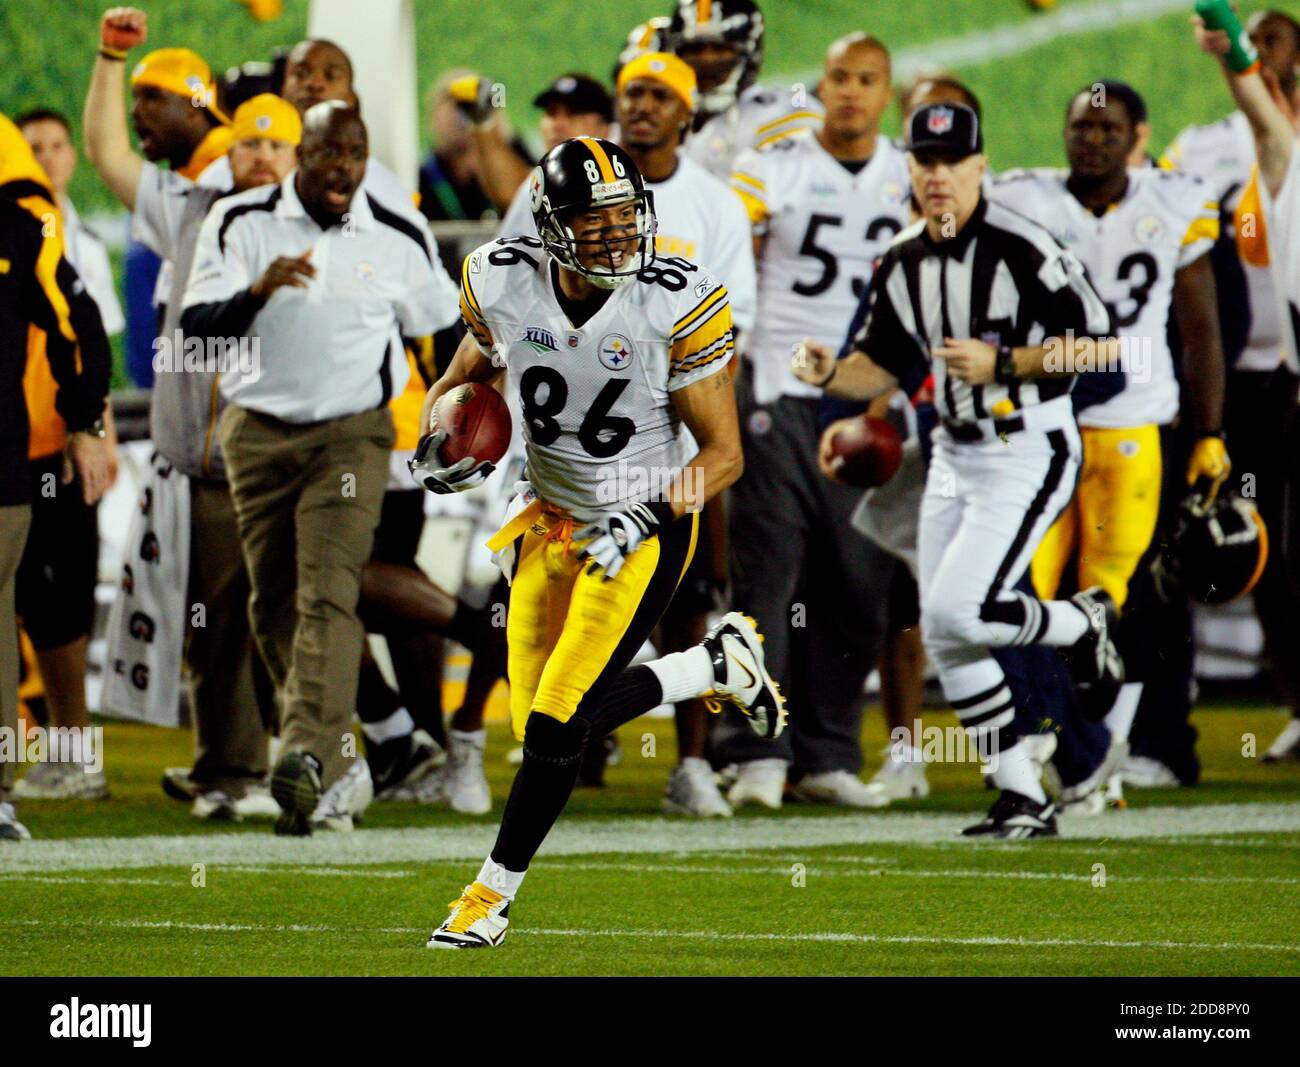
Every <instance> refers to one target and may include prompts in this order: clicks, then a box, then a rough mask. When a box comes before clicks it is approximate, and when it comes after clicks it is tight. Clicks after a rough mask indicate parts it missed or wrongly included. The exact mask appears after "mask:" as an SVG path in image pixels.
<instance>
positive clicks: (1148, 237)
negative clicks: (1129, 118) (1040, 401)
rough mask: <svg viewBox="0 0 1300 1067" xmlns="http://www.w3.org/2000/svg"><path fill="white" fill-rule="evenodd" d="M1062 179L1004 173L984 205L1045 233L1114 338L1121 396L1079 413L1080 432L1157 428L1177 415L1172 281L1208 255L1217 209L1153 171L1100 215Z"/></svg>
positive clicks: (1186, 181)
mask: <svg viewBox="0 0 1300 1067" xmlns="http://www.w3.org/2000/svg"><path fill="white" fill-rule="evenodd" d="M1068 177H1069V175H1068V173H1067V172H1066V171H1064V170H1054V169H1049V168H1043V169H1038V170H1020V171H1008V172H1007V173H1006V174H1004V175H1002V176H1001V177H999V178H998V179H997V180H996V181H994V182H993V185H992V189H991V191H990V197H991V199H993V200H996V201H997V202H998V203H1000V204H1003V205H1004V206H1006V207H1008V208H1010V209H1011V210H1013V211H1018V212H1020V214H1022V215H1028V216H1029V217H1030V218H1031V219H1033V220H1034V221H1035V222H1037V223H1039V224H1040V225H1042V226H1044V227H1046V228H1047V229H1048V230H1050V231H1051V233H1052V236H1053V237H1055V238H1056V239H1057V240H1058V241H1059V242H1060V243H1061V244H1062V245H1064V246H1065V247H1066V248H1068V249H1069V250H1070V251H1071V252H1073V253H1074V254H1075V256H1077V257H1078V259H1079V260H1080V262H1082V263H1083V265H1084V266H1085V267H1087V269H1088V278H1089V280H1090V281H1091V282H1092V284H1093V286H1094V287H1095V288H1096V290H1097V292H1098V294H1099V295H1100V296H1101V298H1102V300H1104V301H1105V302H1106V306H1107V307H1108V308H1109V309H1110V313H1111V320H1112V322H1113V323H1114V325H1115V330H1116V333H1117V335H1118V336H1119V338H1120V345H1121V352H1122V353H1123V359H1124V369H1125V371H1126V374H1125V381H1124V389H1123V390H1122V391H1121V392H1120V393H1118V394H1117V395H1115V396H1113V397H1111V398H1110V399H1109V400H1106V401H1105V402H1103V403H1100V404H1096V405H1094V406H1092V407H1087V408H1084V409H1083V410H1082V411H1080V412H1079V425H1080V426H1097V427H1105V428H1110V429H1121V428H1125V427H1131V426H1145V425H1149V424H1151V423H1155V424H1158V425H1163V424H1165V423H1167V422H1169V421H1170V420H1172V419H1173V417H1174V416H1175V415H1176V414H1177V413H1178V381H1177V379H1176V378H1175V377H1174V367H1173V360H1172V358H1171V357H1170V354H1169V342H1168V339H1167V336H1166V330H1167V328H1168V324H1169V312H1170V309H1171V307H1172V304H1173V295H1174V274H1175V273H1176V272H1177V271H1179V270H1180V269H1182V268H1183V267H1186V266H1187V265H1189V264H1190V263H1193V262H1195V261H1196V260H1197V259H1198V258H1199V257H1200V256H1203V255H1205V254H1206V253H1207V252H1209V250H1210V248H1211V247H1212V246H1213V244H1214V242H1215V240H1217V238H1218V236H1219V205H1218V203H1217V202H1216V201H1215V199H1214V196H1213V194H1212V191H1211V190H1210V188H1209V186H1207V185H1206V184H1205V183H1204V182H1203V181H1201V179H1200V178H1197V177H1194V176H1192V175H1190V174H1183V173H1181V172H1172V171H1165V170H1159V169H1157V168H1155V167H1145V168H1135V169H1131V170H1129V172H1128V178H1129V181H1128V189H1127V190H1125V193H1124V196H1123V197H1122V198H1121V199H1120V200H1119V201H1118V202H1117V203H1116V204H1114V205H1113V206H1112V207H1111V208H1110V209H1109V210H1108V211H1107V212H1106V213H1105V214H1104V215H1102V216H1100V217H1098V216H1096V215H1094V214H1093V213H1092V212H1091V211H1089V210H1088V209H1087V208H1085V207H1084V206H1083V205H1082V204H1081V203H1079V201H1078V200H1076V199H1075V197H1074V194H1072V193H1071V192H1070V190H1069V189H1068V188H1067V187H1066V184H1065V182H1066V179H1067V178H1068Z"/></svg>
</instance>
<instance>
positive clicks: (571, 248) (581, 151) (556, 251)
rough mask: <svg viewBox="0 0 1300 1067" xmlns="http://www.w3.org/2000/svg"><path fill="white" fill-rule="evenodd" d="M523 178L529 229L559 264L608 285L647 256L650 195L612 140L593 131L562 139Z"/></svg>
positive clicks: (628, 275)
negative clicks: (593, 134) (531, 227)
mask: <svg viewBox="0 0 1300 1067" xmlns="http://www.w3.org/2000/svg"><path fill="white" fill-rule="evenodd" d="M531 182H532V184H531V185H530V189H529V200H530V204H531V207H532V210H533V221H534V222H535V223H536V225H537V234H538V236H539V237H540V238H541V240H542V245H543V247H544V248H545V249H546V251H547V253H548V254H549V255H550V256H551V257H552V258H554V259H555V260H556V262H558V263H559V264H560V265H561V266H563V267H565V268H567V269H568V270H571V271H574V272H576V273H578V274H581V275H582V276H583V277H585V278H587V279H588V280H589V281H590V282H591V283H592V284H593V285H597V286H600V287H601V288H603V289H615V288H617V287H618V286H620V285H625V284H627V282H629V281H631V280H632V279H633V278H635V277H636V275H637V274H638V273H639V272H640V271H641V270H642V269H644V268H645V267H646V266H648V265H649V264H650V263H652V262H653V261H654V257H655V251H654V234H655V229H656V223H655V214H654V195H653V194H652V193H651V192H650V191H649V190H648V189H646V187H645V181H644V180H643V179H642V177H641V172H640V171H639V170H638V169H637V166H636V164H635V163H634V162H632V157H631V156H629V155H628V154H627V152H626V151H624V150H623V149H622V148H620V147H619V146H618V145H616V144H614V143H612V142H611V141H605V140H601V139H600V138H597V137H575V138H573V139H571V140H568V141H562V142H561V143H560V144H558V145H556V146H555V147H554V148H552V149H551V150H550V151H549V152H547V153H546V155H545V156H543V157H542V161H541V162H540V163H539V164H538V165H537V169H536V170H535V171H534V172H533V177H532V179H531ZM575 227H576V229H575Z"/></svg>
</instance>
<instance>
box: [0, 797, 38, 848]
mask: <svg viewBox="0 0 1300 1067" xmlns="http://www.w3.org/2000/svg"><path fill="white" fill-rule="evenodd" d="M31 839H32V835H31V831H30V830H28V829H27V827H25V826H24V825H23V824H22V823H20V822H19V821H18V815H17V813H16V812H15V811H14V806H13V805H12V804H7V803H6V804H0V841H30V840H31Z"/></svg>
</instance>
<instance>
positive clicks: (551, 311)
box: [460, 237, 733, 514]
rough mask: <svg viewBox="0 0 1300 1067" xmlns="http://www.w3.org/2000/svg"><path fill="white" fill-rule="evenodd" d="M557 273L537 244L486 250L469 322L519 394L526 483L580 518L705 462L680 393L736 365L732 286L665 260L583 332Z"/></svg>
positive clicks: (615, 296) (469, 291)
mask: <svg viewBox="0 0 1300 1067" xmlns="http://www.w3.org/2000/svg"><path fill="white" fill-rule="evenodd" d="M558 270H559V268H558V267H555V266H554V265H553V263H552V261H551V260H550V258H549V257H548V256H546V254H545V253H544V252H543V251H542V248H541V242H540V241H539V240H538V239H537V238H535V237H519V238H501V239H499V240H497V241H494V242H492V243H491V244H486V245H483V246H482V247H481V248H478V249H477V250H475V251H474V252H472V253H471V254H470V255H469V256H467V257H466V258H465V262H464V265H463V267H462V270H461V293H460V309H461V316H462V318H464V320H465V325H466V326H467V327H468V328H469V330H470V332H471V333H472V334H473V335H474V338H475V339H476V340H477V341H478V343H479V345H480V346H481V347H482V349H483V351H484V352H485V353H489V354H491V357H492V358H493V359H494V360H498V361H503V362H504V364H505V367H506V371H507V374H508V376H509V380H510V388H511V390H512V391H513V392H515V393H516V395H517V396H518V398H519V404H520V408H521V410H522V413H523V426H524V439H525V448H526V453H527V464H528V465H527V478H528V480H529V482H530V483H531V484H532V486H533V488H535V489H536V490H537V492H538V493H539V494H541V496H542V497H544V498H545V499H546V500H547V501H549V502H550V503H552V504H554V505H556V506H557V507H561V508H564V509H565V510H567V511H569V512H571V513H574V514H590V513H591V512H593V511H597V510H601V511H603V510H607V509H608V508H609V507H610V506H611V505H613V504H616V503H618V502H620V501H631V500H649V499H653V498H657V497H660V496H662V495H664V494H665V493H666V492H667V490H668V487H669V485H670V484H671V483H672V480H673V478H674V477H675V476H676V474H677V472H678V471H679V470H680V469H681V467H682V464H683V463H684V462H685V461H686V460H688V459H690V458H691V456H692V455H693V454H694V447H693V445H692V444H691V443H690V441H689V435H688V431H687V430H686V427H685V426H684V424H683V423H682V421H681V419H680V418H679V417H678V415H677V412H676V411H675V409H674V408H673V404H672V397H671V394H672V393H673V392H674V391H676V390H678V389H681V388H684V387H685V386H688V385H692V384H694V383H695V382H698V381H702V380H703V379H705V378H707V377H709V376H710V375H713V374H717V373H718V372H719V371H720V370H722V369H723V368H724V367H726V365H727V363H728V362H729V361H730V359H731V354H732V349H733V342H732V335H731V307H730V304H729V301H728V297H727V289H726V286H724V285H723V284H722V283H721V282H720V281H718V279H717V278H714V277H713V276H712V275H710V274H707V273H706V272H704V271H703V270H701V269H700V268H699V267H698V266H697V265H696V264H694V263H691V262H690V261H689V260H685V259H678V258H657V259H656V260H655V261H654V262H653V263H652V264H651V265H650V266H648V267H646V268H644V269H643V270H642V271H641V273H640V274H638V275H637V277H636V278H635V279H633V280H632V281H630V282H628V283H626V284H625V285H623V286H621V287H620V288H618V289H615V290H614V291H613V292H612V293H611V294H610V296H609V298H608V299H607V300H606V301H605V303H604V305H603V306H602V307H601V308H600V310H599V311H597V312H596V314H595V315H593V316H592V317H591V318H590V319H588V320H587V321H586V322H585V323H583V324H582V325H581V326H580V327H574V326H573V325H572V323H570V322H569V319H568V317H567V316H566V315H565V313H564V311H563V310H562V309H561V307H560V303H559V301H558V300H557V299H556V293H555V286H556V285H557V284H558V282H557V279H556V276H555V275H556V272H557V271H558ZM688 449H689V450H690V451H689V454H688Z"/></svg>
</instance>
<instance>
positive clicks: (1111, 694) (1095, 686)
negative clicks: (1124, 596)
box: [1065, 585, 1124, 722]
mask: <svg viewBox="0 0 1300 1067" xmlns="http://www.w3.org/2000/svg"><path fill="white" fill-rule="evenodd" d="M1070 603H1071V604H1073V605H1074V606H1075V607H1076V608H1078V609H1079V610H1080V611H1082V612H1083V614H1084V615H1085V616H1086V617H1087V619H1088V629H1087V632H1086V633H1084V635H1083V636H1082V637H1081V638H1079V641H1078V643H1077V644H1075V645H1074V647H1073V648H1070V649H1067V650H1066V653H1065V661H1066V663H1067V664H1068V665H1069V668H1070V674H1071V675H1072V676H1073V677H1074V687H1075V692H1076V694H1077V695H1078V698H1079V711H1080V712H1081V713H1082V715H1083V717H1084V718H1085V719H1087V720H1088V721H1089V722H1100V721H1101V720H1102V719H1104V718H1105V717H1106V713H1107V712H1108V711H1110V709H1111V707H1112V706H1113V705H1114V703H1115V698H1116V697H1117V696H1119V687H1120V686H1121V685H1123V684H1124V660H1123V659H1122V658H1121V656H1120V654H1119V649H1118V648H1116V647H1115V642H1114V640H1113V639H1112V638H1111V636H1110V634H1111V629H1112V627H1113V626H1114V625H1115V618H1116V615H1117V614H1118V612H1117V611H1116V608H1115V601H1113V600H1112V599H1111V598H1110V594H1109V593H1107V592H1106V590H1104V589H1103V588H1102V587H1101V586H1099V585H1094V586H1093V587H1092V588H1091V589H1085V590H1084V591H1083V592H1082V593H1075V594H1074V596H1072V597H1070Z"/></svg>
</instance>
